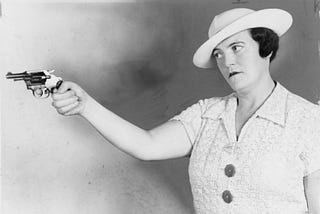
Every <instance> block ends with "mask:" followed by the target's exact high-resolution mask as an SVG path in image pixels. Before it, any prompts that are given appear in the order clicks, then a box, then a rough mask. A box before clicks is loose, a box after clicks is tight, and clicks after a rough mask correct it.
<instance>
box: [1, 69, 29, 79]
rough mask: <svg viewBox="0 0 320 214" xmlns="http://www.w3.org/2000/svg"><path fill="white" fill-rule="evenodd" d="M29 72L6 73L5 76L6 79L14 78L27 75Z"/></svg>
mask: <svg viewBox="0 0 320 214" xmlns="http://www.w3.org/2000/svg"><path fill="white" fill-rule="evenodd" d="M28 76H30V74H28V73H27V72H26V71H25V72H22V73H15V74H14V73H11V72H9V73H7V75H6V78H7V79H15V78H23V77H28Z"/></svg>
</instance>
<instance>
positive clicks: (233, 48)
mask: <svg viewBox="0 0 320 214" xmlns="http://www.w3.org/2000/svg"><path fill="white" fill-rule="evenodd" d="M241 49H242V46H240V45H235V46H232V50H234V51H235V52H238V51H240V50H241Z"/></svg>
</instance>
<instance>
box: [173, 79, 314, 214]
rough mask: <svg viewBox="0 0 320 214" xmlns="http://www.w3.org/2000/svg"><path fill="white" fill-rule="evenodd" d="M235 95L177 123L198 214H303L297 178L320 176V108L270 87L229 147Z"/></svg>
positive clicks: (209, 102)
mask: <svg viewBox="0 0 320 214" xmlns="http://www.w3.org/2000/svg"><path fill="white" fill-rule="evenodd" d="M236 107H237V98H236V96H235V94H231V95H229V96H227V97H222V98H221V97H220V98H219V97H218V98H216V97H215V98H211V99H205V100H200V101H199V102H198V103H196V104H194V105H192V106H191V107H189V108H187V109H186V110H185V111H183V112H182V113H181V114H179V115H177V116H175V117H174V118H172V120H179V121H181V122H182V124H183V125H184V127H185V130H186V132H187V133H188V136H189V139H190V142H191V143H192V145H193V148H192V153H191V157H190V163H189V177H190V184H191V189H192V194H193V200H194V207H195V210H196V213H198V214H209V213H210V214H265V213H270V214H303V213H308V210H307V204H306V199H305V195H304V187H303V177H304V176H306V175H308V174H310V173H312V172H314V171H316V170H318V169H320V107H319V106H318V105H315V104H312V103H310V102H309V101H306V100H305V99H303V98H301V97H299V96H297V95H295V94H293V93H291V92H289V91H288V90H287V89H285V88H284V87H283V86H282V85H281V84H280V83H277V86H276V87H275V89H274V91H273V93H272V94H271V95H270V97H269V98H268V99H267V100H266V101H265V103H264V104H263V105H262V106H261V107H260V108H259V109H258V110H257V111H256V112H255V113H254V114H253V115H252V116H251V117H250V119H249V120H248V121H247V122H246V124H245V125H244V126H243V128H242V130H241V133H240V136H239V138H238V140H237V138H236V131H235V112H236Z"/></svg>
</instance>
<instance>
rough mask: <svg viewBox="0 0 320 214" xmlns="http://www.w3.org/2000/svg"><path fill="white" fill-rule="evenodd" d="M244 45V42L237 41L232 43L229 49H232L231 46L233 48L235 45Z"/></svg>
mask: <svg viewBox="0 0 320 214" xmlns="http://www.w3.org/2000/svg"><path fill="white" fill-rule="evenodd" d="M240 43H241V44H244V42H242V41H235V42H232V43H231V44H229V45H228V47H231V46H233V45H237V44H240Z"/></svg>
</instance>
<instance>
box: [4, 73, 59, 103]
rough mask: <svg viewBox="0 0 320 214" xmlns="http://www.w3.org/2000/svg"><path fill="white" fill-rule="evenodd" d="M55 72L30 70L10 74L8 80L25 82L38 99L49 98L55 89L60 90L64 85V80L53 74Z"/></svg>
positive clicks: (7, 76)
mask: <svg viewBox="0 0 320 214" xmlns="http://www.w3.org/2000/svg"><path fill="white" fill-rule="evenodd" d="M53 72H54V70H29V71H24V72H21V73H11V72H8V73H7V75H6V78H7V79H13V80H14V81H21V80H23V81H24V82H25V83H26V85H27V89H28V90H32V93H33V96H34V97H36V98H47V97H49V95H50V93H53V90H54V89H55V88H57V89H58V88H59V87H60V85H61V84H62V78H61V77H56V76H55V75H53V74H52V73H53Z"/></svg>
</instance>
